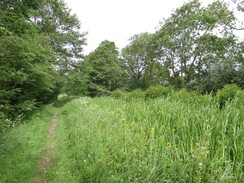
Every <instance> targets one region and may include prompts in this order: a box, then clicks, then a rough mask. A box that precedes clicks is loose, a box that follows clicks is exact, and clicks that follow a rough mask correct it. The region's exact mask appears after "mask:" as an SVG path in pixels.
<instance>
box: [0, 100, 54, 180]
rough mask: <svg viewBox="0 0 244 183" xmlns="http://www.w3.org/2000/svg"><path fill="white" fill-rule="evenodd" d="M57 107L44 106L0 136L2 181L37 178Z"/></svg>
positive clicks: (0, 171) (0, 174) (0, 175)
mask: <svg viewBox="0 0 244 183" xmlns="http://www.w3.org/2000/svg"><path fill="white" fill-rule="evenodd" d="M54 111H55V108H54V107H52V106H51V105H49V106H45V107H43V108H41V109H40V110H37V111H35V113H34V114H33V115H32V117H30V119H28V120H25V121H22V123H21V124H19V125H18V126H17V127H12V128H11V129H9V130H8V131H7V132H6V133H5V134H4V135H1V136H0V164H1V166H0V177H1V179H0V182H1V183H6V182H18V183H27V182H35V178H36V177H37V176H39V174H40V170H39V168H38V166H39V164H40V159H41V156H42V154H43V153H44V151H45V148H46V147H45V145H46V141H47V136H48V127H49V124H50V123H51V120H52V117H53V113H54Z"/></svg>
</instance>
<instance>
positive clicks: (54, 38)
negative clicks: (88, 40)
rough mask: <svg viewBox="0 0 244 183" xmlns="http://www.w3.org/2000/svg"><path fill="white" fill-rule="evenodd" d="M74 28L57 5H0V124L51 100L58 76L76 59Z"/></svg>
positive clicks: (45, 0)
mask: <svg viewBox="0 0 244 183" xmlns="http://www.w3.org/2000/svg"><path fill="white" fill-rule="evenodd" d="M79 28H80V24H79V21H78V19H77V18H76V16H73V15H71V14H70V10H69V9H68V8H67V7H66V5H65V4H64V2H63V1H61V0H42V1H39V0H5V1H0V117H1V120H2V119H4V118H10V119H12V118H14V117H16V116H17V115H20V114H22V113H24V112H26V111H29V110H31V109H33V107H35V106H37V104H41V103H47V102H49V101H50V100H51V99H52V98H54V97H55V96H56V95H57V93H58V90H59V88H58V87H59V85H60V79H59V77H60V76H59V74H60V73H61V74H64V73H65V74H67V73H68V71H69V70H70V68H73V67H74V65H76V63H78V59H80V58H81V56H82V52H81V51H82V46H83V45H84V44H85V43H84V40H85V39H84V36H85V34H83V33H80V32H79ZM57 69H58V70H59V71H61V72H59V73H58V72H57ZM0 122H2V121H0ZM3 122H4V120H3Z"/></svg>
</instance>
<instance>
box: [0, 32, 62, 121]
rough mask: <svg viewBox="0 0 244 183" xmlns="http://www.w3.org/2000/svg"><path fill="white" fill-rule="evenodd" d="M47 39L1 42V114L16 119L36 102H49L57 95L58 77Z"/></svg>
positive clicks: (18, 38) (9, 39)
mask: <svg viewBox="0 0 244 183" xmlns="http://www.w3.org/2000/svg"><path fill="white" fill-rule="evenodd" d="M45 40H46V39H45V37H38V36H35V38H33V37H30V36H25V37H24V38H20V37H17V36H5V37H1V38H0V52H1V55H0V58H1V59H0V68H1V69H0V74H1V77H0V83H1V85H0V95H1V99H0V101H1V104H2V105H1V111H2V113H3V114H5V115H6V117H16V115H19V114H21V113H23V112H26V111H30V110H31V109H32V108H33V107H34V106H35V103H36V102H48V101H50V99H52V98H53V96H54V95H56V84H57V79H58V75H57V73H56V72H55V71H54V70H53V67H52V65H51V64H50V62H49V61H50V60H52V59H53V55H52V52H50V50H49V49H48V48H47V47H43V46H42V45H43V44H45Z"/></svg>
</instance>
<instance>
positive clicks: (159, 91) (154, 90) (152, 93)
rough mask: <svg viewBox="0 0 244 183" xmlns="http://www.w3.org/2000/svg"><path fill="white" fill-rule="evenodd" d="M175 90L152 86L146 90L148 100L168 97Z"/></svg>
mask: <svg viewBox="0 0 244 183" xmlns="http://www.w3.org/2000/svg"><path fill="white" fill-rule="evenodd" d="M172 91H173V89H172V88H171V87H163V86H160V85H157V86H151V87H150V88H148V89H147V90H146V93H145V96H146V98H158V97H163V96H168V95H170V93H172Z"/></svg>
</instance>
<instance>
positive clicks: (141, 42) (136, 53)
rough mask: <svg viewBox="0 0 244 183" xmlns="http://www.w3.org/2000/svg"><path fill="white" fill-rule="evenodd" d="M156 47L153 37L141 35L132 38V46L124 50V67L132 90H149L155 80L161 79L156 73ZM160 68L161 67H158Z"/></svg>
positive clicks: (145, 34) (146, 34) (147, 34)
mask: <svg viewBox="0 0 244 183" xmlns="http://www.w3.org/2000/svg"><path fill="white" fill-rule="evenodd" d="M154 47H155V40H154V37H153V35H151V34H149V33H141V34H137V35H134V36H133V37H131V39H130V44H129V45H127V46H126V47H125V48H123V49H122V56H123V58H124V65H125V67H126V70H127V71H128V74H129V79H130V84H129V86H130V88H131V89H135V88H148V87H149V86H150V85H151V84H153V83H154V81H153V80H155V78H156V77H157V78H158V77H160V76H159V75H157V73H155V72H156V71H157V69H155V66H156V64H157V60H156V58H157V57H156V53H155V50H156V49H155V48H154ZM158 67H159V65H157V68H158ZM156 75H157V76H156ZM160 78H161V77H160ZM157 82H158V81H157ZM155 84H158V83H155Z"/></svg>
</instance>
